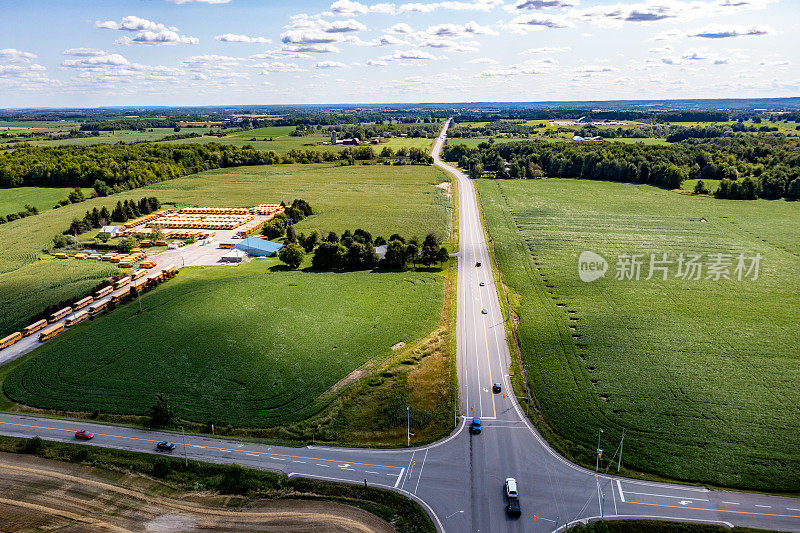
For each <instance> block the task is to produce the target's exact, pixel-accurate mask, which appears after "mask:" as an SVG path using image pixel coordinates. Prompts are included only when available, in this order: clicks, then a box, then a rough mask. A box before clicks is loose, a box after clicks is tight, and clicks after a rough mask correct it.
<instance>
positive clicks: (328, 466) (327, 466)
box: [317, 463, 331, 468]
mask: <svg viewBox="0 0 800 533" xmlns="http://www.w3.org/2000/svg"><path fill="white" fill-rule="evenodd" d="M317 466H324V467H325V468H330V467H331V465H321V464H319V463H317Z"/></svg>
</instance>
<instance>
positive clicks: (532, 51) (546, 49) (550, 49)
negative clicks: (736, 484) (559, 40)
mask: <svg viewBox="0 0 800 533" xmlns="http://www.w3.org/2000/svg"><path fill="white" fill-rule="evenodd" d="M570 50H572V48H570V47H569V46H563V47H554V46H541V47H539V48H528V49H526V50H523V51H522V52H520V55H523V56H526V55H538V54H557V53H559V52H569V51H570Z"/></svg>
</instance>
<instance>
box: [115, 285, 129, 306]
mask: <svg viewBox="0 0 800 533" xmlns="http://www.w3.org/2000/svg"><path fill="white" fill-rule="evenodd" d="M130 293H131V289H130V287H125V288H123V289H119V290H118V291H114V292H112V293H111V301H113V302H114V303H118V302H121V301H122V300H124V299H125V298H127V297H128V296H129V295H130Z"/></svg>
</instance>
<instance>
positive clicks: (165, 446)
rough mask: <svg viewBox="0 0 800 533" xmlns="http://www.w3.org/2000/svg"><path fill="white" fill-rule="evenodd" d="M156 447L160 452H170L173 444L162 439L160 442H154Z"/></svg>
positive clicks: (173, 447) (173, 446)
mask: <svg viewBox="0 0 800 533" xmlns="http://www.w3.org/2000/svg"><path fill="white" fill-rule="evenodd" d="M156 449H157V450H161V451H162V452H171V451H172V450H174V449H175V444H173V443H172V442H168V441H165V440H162V441H161V442H159V443H158V444H156Z"/></svg>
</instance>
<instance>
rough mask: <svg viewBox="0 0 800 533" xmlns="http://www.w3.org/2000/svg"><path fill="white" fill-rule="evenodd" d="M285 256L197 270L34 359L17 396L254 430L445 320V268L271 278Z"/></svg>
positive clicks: (16, 386)
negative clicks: (160, 411)
mask: <svg viewBox="0 0 800 533" xmlns="http://www.w3.org/2000/svg"><path fill="white" fill-rule="evenodd" d="M277 263H278V261H277V259H269V260H266V261H264V260H262V261H252V262H251V263H249V264H245V265H242V266H239V267H223V266H221V267H210V268H205V269H199V268H192V269H185V270H182V271H181V274H180V275H179V276H178V277H177V278H176V279H175V280H173V281H170V282H169V283H167V284H165V285H163V286H162V287H160V288H158V289H156V290H155V291H154V292H152V293H149V294H147V295H146V296H145V297H143V298H142V305H143V308H144V312H143V313H141V314H136V311H137V310H138V305H137V303H136V302H131V303H129V304H127V305H124V306H122V307H121V308H118V309H116V310H114V311H113V312H111V313H109V314H108V315H107V316H103V317H102V318H101V319H97V320H94V321H93V322H91V323H89V324H85V325H81V326H78V327H76V328H75V329H73V330H70V331H69V332H67V333H64V334H62V335H61V336H59V337H57V338H56V339H55V340H53V341H52V342H49V343H47V344H46V345H44V346H42V347H41V348H40V349H39V350H37V351H36V352H34V354H32V355H33V357H29V358H27V359H26V360H25V361H24V362H23V363H22V364H21V365H20V366H19V367H17V368H16V369H15V370H14V372H12V374H11V375H10V376H9V378H8V379H7V380H6V381H5V382H4V384H3V387H4V391H5V393H6V394H7V395H8V396H9V397H11V398H12V399H14V400H15V401H18V402H21V403H25V404H29V405H34V406H37V407H44V408H50V409H62V410H75V411H92V410H95V409H97V410H99V411H102V412H104V413H119V414H137V415H144V414H146V412H147V409H148V407H149V406H150V405H152V404H153V403H154V398H155V394H157V393H164V394H166V395H168V397H169V401H170V403H171V405H172V407H173V409H174V410H175V412H176V414H177V416H179V417H181V418H185V419H189V420H193V421H196V422H200V423H205V422H207V421H213V422H215V423H216V424H218V425H223V424H233V425H238V426H247V427H269V426H275V425H285V424H288V423H291V422H294V421H298V420H302V419H304V418H307V417H308V416H310V415H311V414H313V413H314V412H316V411H318V410H319V409H320V408H321V407H322V405H324V401H323V400H321V399H320V396H321V395H322V394H323V393H324V392H325V391H326V390H328V389H329V388H330V387H331V386H333V385H334V384H335V383H336V382H337V381H339V380H340V379H342V378H344V377H345V376H347V375H348V374H349V373H350V372H351V371H353V370H355V369H356V368H358V367H359V366H361V365H363V364H364V363H366V362H367V361H370V360H371V359H374V358H376V357H379V356H382V357H384V358H385V357H387V356H388V355H389V354H391V353H392V351H391V346H392V345H394V344H395V343H397V342H400V341H411V340H414V339H417V338H419V337H422V336H424V335H425V334H427V333H428V332H430V331H432V330H433V329H434V328H435V327H436V325H437V324H438V322H439V316H440V313H441V303H442V297H443V285H444V284H443V278H442V276H440V275H438V274H434V273H419V272H401V273H370V272H348V273H311V272H302V271H300V272H297V271H283V270H282V269H280V267H278V268H279V270H276V271H271V269H269V268H268V267H269V266H274V265H276V264H277Z"/></svg>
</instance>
